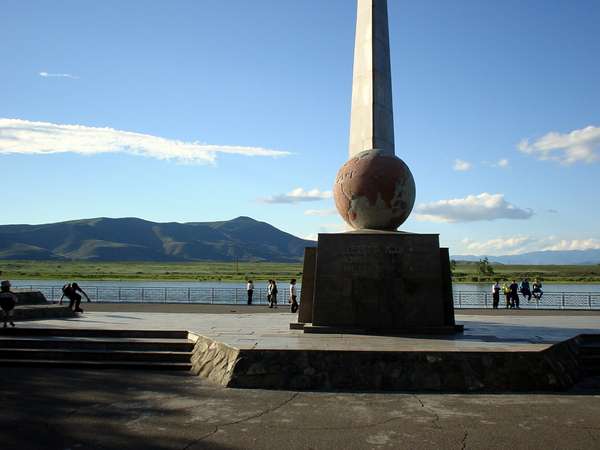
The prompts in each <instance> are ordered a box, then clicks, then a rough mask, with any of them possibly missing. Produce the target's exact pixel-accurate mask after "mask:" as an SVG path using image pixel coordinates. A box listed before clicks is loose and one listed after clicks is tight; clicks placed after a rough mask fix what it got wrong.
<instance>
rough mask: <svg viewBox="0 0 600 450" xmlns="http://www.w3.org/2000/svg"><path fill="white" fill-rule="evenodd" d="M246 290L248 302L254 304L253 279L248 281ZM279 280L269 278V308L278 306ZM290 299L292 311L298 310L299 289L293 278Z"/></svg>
mask: <svg viewBox="0 0 600 450" xmlns="http://www.w3.org/2000/svg"><path fill="white" fill-rule="evenodd" d="M246 292H247V293H248V304H249V305H251V304H252V299H253V297H254V283H253V282H252V280H248V282H247V283H246ZM277 293H278V289H277V282H276V281H275V280H269V281H268V282H267V304H268V306H269V308H277ZM289 294H290V295H289V299H288V303H289V304H290V310H291V311H292V313H295V312H296V311H298V306H299V305H298V291H297V288H296V279H295V278H292V279H291V280H290V286H289Z"/></svg>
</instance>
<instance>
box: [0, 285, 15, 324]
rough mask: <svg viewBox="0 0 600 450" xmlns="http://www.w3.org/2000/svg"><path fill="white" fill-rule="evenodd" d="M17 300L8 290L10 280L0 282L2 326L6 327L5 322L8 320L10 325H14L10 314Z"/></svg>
mask: <svg viewBox="0 0 600 450" xmlns="http://www.w3.org/2000/svg"><path fill="white" fill-rule="evenodd" d="M17 302H18V299H17V296H16V295H15V294H13V293H12V292H11V291H10V281H8V280H6V281H3V282H2V283H1V284H0V308H2V314H3V316H4V328H6V322H9V323H10V326H11V327H14V326H15V324H14V322H13V321H12V315H13V311H14V309H15V305H16V304H17Z"/></svg>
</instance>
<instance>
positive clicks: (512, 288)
mask: <svg viewBox="0 0 600 450" xmlns="http://www.w3.org/2000/svg"><path fill="white" fill-rule="evenodd" d="M500 292H502V293H503V294H504V296H505V297H506V308H515V309H521V307H520V306H519V302H520V298H519V292H520V293H521V294H522V295H523V297H524V298H526V299H527V301H528V302H529V301H531V299H532V298H535V299H536V300H540V299H541V298H542V296H543V295H544V291H542V282H541V281H539V280H538V279H537V278H536V279H535V280H534V281H533V284H532V285H531V286H530V285H529V280H528V279H527V278H524V279H523V280H522V281H521V286H519V285H518V284H517V282H516V281H515V280H512V283H511V284H508V283H504V284H503V285H502V286H500V282H499V281H498V280H496V282H495V283H494V284H493V285H492V307H493V308H494V309H498V305H499V304H500Z"/></svg>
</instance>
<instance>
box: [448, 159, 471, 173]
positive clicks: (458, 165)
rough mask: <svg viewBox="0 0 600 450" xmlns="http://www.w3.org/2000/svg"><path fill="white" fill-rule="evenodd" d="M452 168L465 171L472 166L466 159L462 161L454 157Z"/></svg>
mask: <svg viewBox="0 0 600 450" xmlns="http://www.w3.org/2000/svg"><path fill="white" fill-rule="evenodd" d="M452 168H453V169H454V170H456V171H457V172H467V171H469V170H471V169H472V168H473V164H471V163H470V162H468V161H463V160H462V159H455V160H454V166H452Z"/></svg>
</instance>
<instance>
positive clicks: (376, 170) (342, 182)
mask: <svg viewBox="0 0 600 450" xmlns="http://www.w3.org/2000/svg"><path fill="white" fill-rule="evenodd" d="M415 195H416V188H415V180H414V178H413V176H412V173H411V172H410V169H409V168H408V166H407V165H406V164H405V163H404V161H402V160H401V159H400V158H398V157H397V156H395V155H393V154H389V153H386V152H383V151H381V150H377V149H375V150H366V151H364V152H361V153H359V154H357V155H356V156H354V157H352V158H351V159H349V160H348V161H347V162H346V163H345V164H344V165H343V166H342V168H341V169H340V170H339V172H338V174H337V177H336V180H335V184H334V187H333V197H334V200H335V206H336V207H337V210H338V212H339V213H340V215H341V216H342V218H343V219H344V220H345V221H346V222H347V223H348V225H350V226H351V227H352V228H354V229H356V230H361V229H370V230H385V231H395V230H397V229H398V227H399V226H400V225H402V223H404V221H405V220H406V219H407V218H408V216H409V215H410V212H411V211H412V209H413V206H414V204H415Z"/></svg>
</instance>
